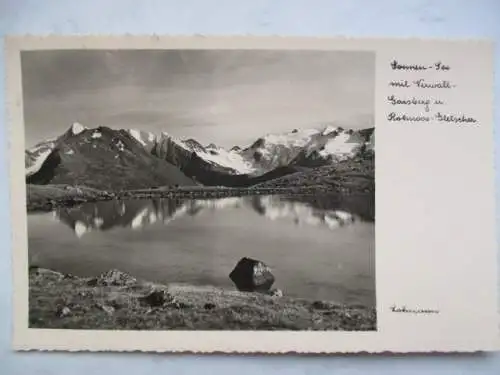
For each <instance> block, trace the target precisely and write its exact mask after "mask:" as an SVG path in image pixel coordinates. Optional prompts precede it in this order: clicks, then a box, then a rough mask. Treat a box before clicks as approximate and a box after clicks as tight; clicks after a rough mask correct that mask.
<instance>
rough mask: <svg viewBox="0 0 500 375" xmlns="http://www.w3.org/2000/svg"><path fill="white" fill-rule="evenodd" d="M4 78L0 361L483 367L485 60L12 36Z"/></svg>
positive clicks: (490, 215) (487, 189) (302, 43)
mask: <svg viewBox="0 0 500 375" xmlns="http://www.w3.org/2000/svg"><path fill="white" fill-rule="evenodd" d="M6 67H7V76H6V77H7V80H6V82H7V110H8V122H7V123H8V127H9V131H8V134H9V144H10V151H9V165H10V188H11V198H10V201H11V207H10V209H11V219H12V226H11V227H12V249H11V251H12V259H13V274H14V283H13V308H14V311H13V318H14V319H13V320H14V327H13V348H14V349H16V350H68V351H155V352H196V353H213V352H218V353H220V352H223V353H352V352H370V353H377V352H436V351H438V352H476V351H491V350H496V349H497V348H498V343H499V340H498V339H499V334H498V333H499V332H498V308H497V306H498V301H497V244H496V233H495V230H496V227H497V224H496V222H495V186H494V179H495V174H494V173H495V172H494V148H493V146H494V141H493V130H494V126H493V45H492V43H490V42H488V41H480V40H478V41H473V40H468V41H458V40H457V41H452V40H423V39H376V38H371V39H356V38H299V37H293V38H292V37H229V36H228V37H206V36H205V37H204V36H196V37H195V36H130V35H129V36H114V37H110V36H85V37H83V36H71V37H70V36H67V37H64V36H44V37H36V36H17V37H16V36H13V37H9V38H7V40H6ZM375 135H376V136H377V137H376V139H377V140H376V142H377V143H376V145H375Z"/></svg>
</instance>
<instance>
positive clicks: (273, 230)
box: [28, 195, 375, 306]
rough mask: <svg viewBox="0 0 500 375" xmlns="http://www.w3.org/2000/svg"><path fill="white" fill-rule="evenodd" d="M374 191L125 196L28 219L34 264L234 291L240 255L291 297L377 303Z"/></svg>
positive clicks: (32, 215) (86, 273) (29, 241)
mask: <svg viewBox="0 0 500 375" xmlns="http://www.w3.org/2000/svg"><path fill="white" fill-rule="evenodd" d="M373 212H374V205H373V197H369V196H359V197H356V196H349V197H343V198H342V199H338V198H337V197H331V196H326V195H325V196H321V195H315V196H287V197H285V196H254V197H237V198H226V199H213V200H175V199H154V200H151V199H149V200H126V201H125V200H124V201H106V202H99V203H88V204H84V205H81V206H78V207H71V208H61V209H58V210H57V211H55V212H53V213H33V214H29V215H28V249H29V250H28V251H29V259H30V264H36V265H38V266H40V267H44V268H49V269H54V270H57V271H61V272H67V273H71V274H74V275H77V276H87V277H91V276H95V275H99V274H101V273H102V272H105V271H108V270H109V269H112V268H116V269H119V270H121V271H124V272H128V273H130V274H132V275H133V276H135V277H137V278H139V279H143V280H148V281H152V282H159V283H164V284H171V283H181V284H182V283H185V284H188V285H200V286H206V285H210V286H216V287H221V288H228V289H234V285H233V283H232V281H231V280H230V279H229V277H228V275H229V273H230V272H231V270H232V269H233V268H234V266H235V264H236V263H237V262H238V261H239V260H240V259H241V258H242V257H250V258H255V259H260V260H262V261H264V262H265V263H266V264H267V265H269V266H270V267H271V269H272V270H273V274H274V275H275V277H276V280H277V281H276V285H275V286H276V287H278V288H280V289H282V290H283V291H284V293H285V294H286V295H288V296H296V297H301V298H308V299H321V300H323V299H326V300H332V301H337V302H340V303H362V304H368V305H370V306H373V305H374V304H375V262H374V259H375V225H374V222H373V217H374V216H373Z"/></svg>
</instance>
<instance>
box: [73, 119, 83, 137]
mask: <svg viewBox="0 0 500 375" xmlns="http://www.w3.org/2000/svg"><path fill="white" fill-rule="evenodd" d="M85 129H87V128H86V127H85V126H83V125H82V124H80V123H78V122H75V123H73V125H71V132H72V133H73V134H74V135H77V134H80V133H81V132H82V131H84V130H85Z"/></svg>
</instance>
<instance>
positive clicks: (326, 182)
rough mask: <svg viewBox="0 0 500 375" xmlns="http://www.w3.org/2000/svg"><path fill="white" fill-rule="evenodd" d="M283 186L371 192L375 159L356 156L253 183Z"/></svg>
mask: <svg viewBox="0 0 500 375" xmlns="http://www.w3.org/2000/svg"><path fill="white" fill-rule="evenodd" d="M285 186H286V187H295V186H302V187H304V186H311V187H320V188H327V189H330V190H339V191H345V190H347V191H350V192H360V193H372V192H374V191H375V160H374V158H373V157H370V156H365V157H358V158H355V159H351V160H347V161H344V162H340V163H337V164H333V165H326V166H322V167H317V168H312V169H310V170H307V171H303V172H297V173H293V174H290V175H287V176H284V177H281V178H277V179H273V180H270V181H267V182H264V183H261V184H258V185H255V187H257V188H258V187H285Z"/></svg>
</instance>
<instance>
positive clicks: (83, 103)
mask: <svg viewBox="0 0 500 375" xmlns="http://www.w3.org/2000/svg"><path fill="white" fill-rule="evenodd" d="M22 79H23V91H24V118H25V126H26V145H27V146H28V147H29V146H32V145H34V144H35V143H37V142H39V141H41V140H44V139H46V138H50V137H54V136H58V135H60V134H62V133H63V132H64V131H66V129H68V128H69V127H70V126H71V124H72V123H73V122H80V123H81V124H83V125H85V126H88V127H95V126H99V125H104V126H109V127H111V128H115V129H127V128H136V129H141V130H147V131H152V132H155V133H158V134H159V133H160V132H162V131H166V132H167V133H169V134H172V135H174V136H176V137H179V138H195V139H196V140H198V141H200V142H201V143H202V144H209V143H212V142H213V143H216V144H218V145H220V146H224V147H232V146H234V145H239V146H246V145H249V144H250V143H253V142H254V141H255V140H256V139H257V138H258V137H260V136H262V135H264V134H267V133H274V132H286V131H291V130H293V129H295V128H298V129H300V128H311V127H317V126H320V125H322V124H329V123H334V124H337V125H340V126H344V127H346V128H350V127H351V128H366V127H370V126H373V122H374V120H373V117H374V101H375V99H374V91H375V89H374V80H375V55H374V53H372V52H350V51H349V52H347V51H346V52H339V51H260V50H251V51H250V50H247V51H244V50H226V51H224V50H161V51H158V50H157V51H150V50H142V51H140V50H129V51H89V50H87V51H85V50H73V51H71V50H69V51H63V50H60V51H28V52H23V53H22Z"/></svg>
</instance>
